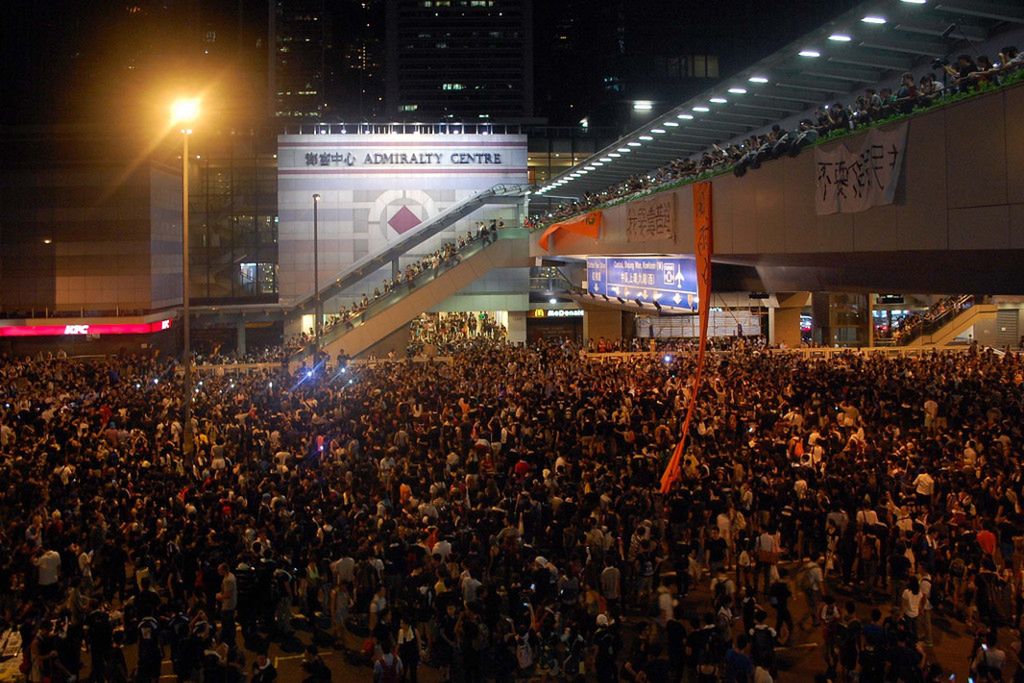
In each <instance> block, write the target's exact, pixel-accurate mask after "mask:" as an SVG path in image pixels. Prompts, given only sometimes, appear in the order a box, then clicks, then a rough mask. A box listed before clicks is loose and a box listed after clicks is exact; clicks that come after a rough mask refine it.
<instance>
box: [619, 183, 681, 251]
mask: <svg viewBox="0 0 1024 683" xmlns="http://www.w3.org/2000/svg"><path fill="white" fill-rule="evenodd" d="M674 199H675V194H674V193H671V192H665V193H663V194H661V195H658V196H656V197H654V198H653V199H648V200H646V201H642V202H630V203H629V204H627V205H626V241H628V242H654V241H657V240H665V239H674V238H675V235H676V212H675V202H674Z"/></svg>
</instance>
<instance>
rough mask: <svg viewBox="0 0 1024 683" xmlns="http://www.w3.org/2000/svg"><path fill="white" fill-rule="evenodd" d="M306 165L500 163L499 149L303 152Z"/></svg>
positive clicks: (498, 164)
mask: <svg viewBox="0 0 1024 683" xmlns="http://www.w3.org/2000/svg"><path fill="white" fill-rule="evenodd" d="M305 159H306V166H442V165H445V164H451V165H454V166H466V165H483V166H487V165H491V166H500V165H501V164H502V158H501V153H500V152H447V153H442V152H365V153H364V152H360V153H359V154H358V155H356V154H355V153H353V152H306V156H305Z"/></svg>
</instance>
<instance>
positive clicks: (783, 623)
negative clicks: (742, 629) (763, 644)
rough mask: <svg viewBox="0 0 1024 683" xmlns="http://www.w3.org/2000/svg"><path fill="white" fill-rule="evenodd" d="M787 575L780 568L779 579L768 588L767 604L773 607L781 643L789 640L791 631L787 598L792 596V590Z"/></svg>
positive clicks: (791, 620) (791, 622)
mask: <svg viewBox="0 0 1024 683" xmlns="http://www.w3.org/2000/svg"><path fill="white" fill-rule="evenodd" d="M787 576H788V572H787V571H786V570H785V569H780V570H779V579H778V580H777V581H775V582H773V583H772V585H771V586H769V588H768V604H770V605H771V606H772V607H774V608H775V630H776V631H777V632H778V633H779V640H780V642H783V643H785V642H787V641H788V640H789V634H791V633H792V632H793V616H792V615H791V614H790V613H789V599H790V598H791V597H793V591H791V590H790V589H789V582H788V581H786V577H787ZM783 634H785V635H783Z"/></svg>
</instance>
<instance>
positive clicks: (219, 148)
mask: <svg viewBox="0 0 1024 683" xmlns="http://www.w3.org/2000/svg"><path fill="white" fill-rule="evenodd" d="M190 152H191V153H192V157H193V158H192V160H191V161H192V165H191V168H190V173H189V212H190V221H189V239H190V241H191V244H190V245H189V246H190V249H189V251H190V261H189V263H190V265H191V281H192V298H193V301H195V302H196V303H221V302H232V303H245V302H246V301H249V302H253V303H256V302H276V301H277V226H278V218H277V144H276V137H275V135H274V132H273V131H264V132H250V131H245V132H236V131H230V132H227V133H217V134H211V135H210V136H208V137H203V136H197V137H196V140H195V141H194V143H193V145H192V150H190Z"/></svg>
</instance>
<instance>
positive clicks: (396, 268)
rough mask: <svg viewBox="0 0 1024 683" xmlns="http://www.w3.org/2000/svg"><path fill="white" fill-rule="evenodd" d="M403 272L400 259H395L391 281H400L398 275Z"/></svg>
mask: <svg viewBox="0 0 1024 683" xmlns="http://www.w3.org/2000/svg"><path fill="white" fill-rule="evenodd" d="M401 272H402V267H401V266H399V265H398V259H394V260H393V261H392V262H391V280H392V281H395V280H397V279H398V274H399V273H401Z"/></svg>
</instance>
